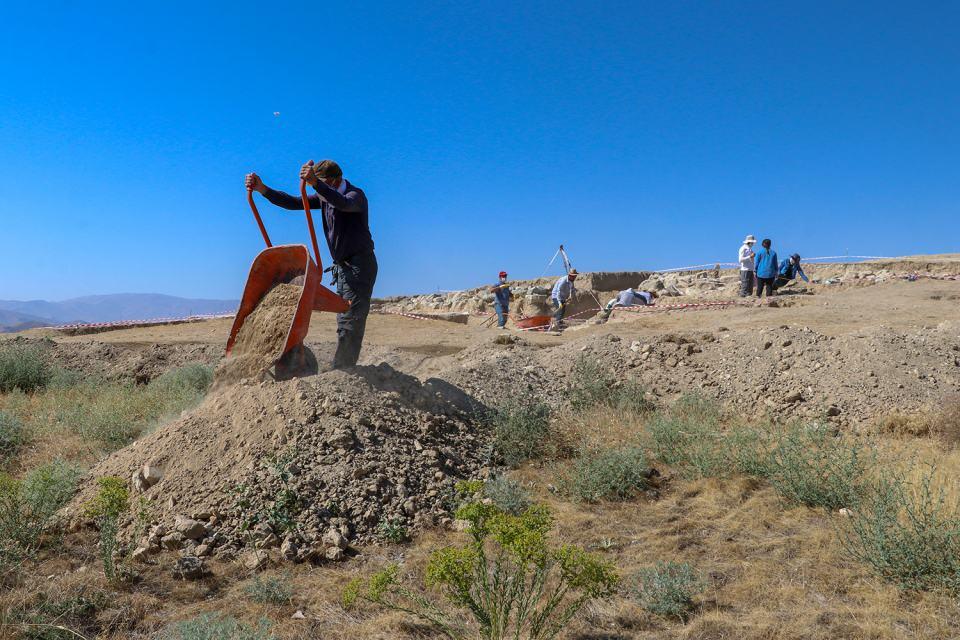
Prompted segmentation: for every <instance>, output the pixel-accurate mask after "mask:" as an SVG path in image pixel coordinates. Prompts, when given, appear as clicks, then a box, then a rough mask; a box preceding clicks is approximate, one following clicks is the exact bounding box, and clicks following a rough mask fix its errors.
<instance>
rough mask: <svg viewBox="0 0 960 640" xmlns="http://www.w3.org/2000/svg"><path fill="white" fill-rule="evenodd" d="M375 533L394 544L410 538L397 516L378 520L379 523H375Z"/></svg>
mask: <svg viewBox="0 0 960 640" xmlns="http://www.w3.org/2000/svg"><path fill="white" fill-rule="evenodd" d="M377 534H379V536H380V537H381V538H382V539H384V540H386V541H387V542H392V543H394V544H400V543H403V542H406V541H407V540H409V539H410V533H409V531H407V527H406V525H405V524H404V523H403V520H401V519H399V518H397V519H392V518H391V519H389V520H382V521H380V524H378V525H377Z"/></svg>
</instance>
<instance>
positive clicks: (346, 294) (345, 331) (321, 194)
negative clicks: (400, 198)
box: [246, 160, 377, 369]
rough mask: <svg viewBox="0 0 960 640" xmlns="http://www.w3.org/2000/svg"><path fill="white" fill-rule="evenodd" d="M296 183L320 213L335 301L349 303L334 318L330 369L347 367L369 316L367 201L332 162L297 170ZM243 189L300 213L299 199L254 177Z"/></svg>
mask: <svg viewBox="0 0 960 640" xmlns="http://www.w3.org/2000/svg"><path fill="white" fill-rule="evenodd" d="M300 179H301V180H305V181H306V183H307V184H309V185H310V186H311V187H313V189H314V191H315V192H316V193H315V194H313V195H311V196H308V200H309V202H310V207H311V208H316V209H317V210H318V211H322V212H323V216H322V217H323V232H324V235H325V236H326V237H327V247H328V248H329V249H330V256H331V257H332V258H333V267H332V271H333V277H334V279H335V280H336V284H337V295H339V296H340V297H341V298H344V299H345V300H348V301H349V302H350V308H349V309H348V310H347V311H345V312H344V313H338V314H337V352H336V354H335V355H334V357H333V366H334V367H335V368H338V369H340V368H346V367H352V366H353V365H355V364H357V359H358V358H359V357H360V348H361V347H362V346H363V334H364V330H365V329H366V326H367V314H368V313H369V312H370V297H371V296H372V295H373V285H374V283H375V282H376V281H377V256H376V255H374V253H373V238H372V237H371V235H370V225H369V224H368V221H367V215H368V214H367V196H366V195H364V193H363V191H361V190H360V188H359V187H357V186H356V185H355V184H353V183H351V182H349V181H347V180H344V178H343V172H342V171H341V170H340V166H339V165H338V164H337V163H336V162H334V161H333V160H324V161H322V162H320V163H319V164H316V165H315V164H313V161H312V160H311V161H310V162H308V163H306V164H305V165H303V166H302V167H301V168H300ZM246 186H247V189H251V190H253V191H257V192H259V193H260V194H262V195H263V196H264V197H265V198H266V199H267V200H269V201H270V202H272V203H273V204H275V205H277V206H278V207H282V208H284V209H303V201H302V200H301V199H300V196H294V195H290V194H289V193H284V192H282V191H276V190H274V189H271V188H270V187H268V186H267V185H265V184H264V183H263V180H261V179H260V176H258V175H257V174H256V173H250V174H247V176H246Z"/></svg>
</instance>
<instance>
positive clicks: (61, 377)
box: [46, 369, 97, 391]
mask: <svg viewBox="0 0 960 640" xmlns="http://www.w3.org/2000/svg"><path fill="white" fill-rule="evenodd" d="M96 380H97V378H94V377H92V376H90V375H89V374H86V373H81V372H80V371H74V370H72V369H54V370H53V375H51V376H50V381H49V382H48V383H47V387H46V389H47V391H63V390H64V389H69V388H70V387H76V386H77V385H81V384H84V383H89V382H94V381H96Z"/></svg>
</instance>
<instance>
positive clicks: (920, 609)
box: [0, 407, 960, 640]
mask: <svg viewBox="0 0 960 640" xmlns="http://www.w3.org/2000/svg"><path fill="white" fill-rule="evenodd" d="M646 420H647V417H646V416H643V415H633V414H629V415H627V416H623V415H620V412H618V411H616V410H612V409H609V408H603V407H600V408H596V409H594V410H591V411H588V412H586V413H582V414H570V415H564V416H558V417H557V418H555V421H554V423H555V427H556V429H557V430H559V431H560V432H561V433H562V434H563V437H564V440H565V441H567V442H571V443H572V442H577V443H581V444H586V445H590V446H605V447H611V446H613V447H616V446H621V445H634V444H636V443H638V442H642V441H643V436H644V429H645V423H646ZM903 433H907V432H903ZM878 449H879V455H880V460H881V462H880V464H881V465H890V468H897V469H901V470H904V471H905V472H906V473H907V475H908V477H909V478H912V479H917V478H919V477H920V475H921V474H922V473H923V471H924V469H925V467H923V466H921V465H917V464H916V463H917V462H923V463H929V464H934V465H936V468H937V469H938V471H939V472H940V473H939V475H938V477H939V478H941V480H942V483H943V484H942V486H943V488H944V490H945V494H946V497H947V499H948V500H952V501H958V500H960V485H958V483H957V482H956V481H955V480H954V478H960V448H955V447H944V446H943V444H942V441H941V440H939V439H934V438H916V437H910V436H893V437H891V436H890V435H887V436H886V437H884V438H882V439H881V440H880V441H879V443H878ZM659 469H660V471H661V473H662V474H663V477H662V478H661V481H660V488H659V490H660V494H659V497H658V498H657V499H653V498H651V497H640V498H637V499H633V500H630V501H626V502H600V503H598V504H582V503H574V502H572V501H569V500H566V499H564V498H562V497H560V496H558V495H556V494H555V493H554V492H553V491H552V490H551V483H552V482H554V477H555V476H554V473H553V471H554V470H553V469H552V468H550V466H549V465H548V466H546V467H544V466H543V465H542V464H539V463H537V462H533V463H528V464H525V465H523V466H521V467H520V468H519V469H517V470H516V471H514V472H513V473H512V474H511V476H512V477H513V478H515V479H517V480H519V481H521V482H523V483H524V485H525V486H529V487H530V488H531V493H532V497H533V499H534V500H535V501H537V502H540V503H543V504H546V505H548V506H549V507H550V509H551V510H552V511H553V513H554V515H555V517H556V519H557V524H558V526H557V527H556V532H557V533H556V536H557V542H568V543H574V544H578V545H581V546H583V547H585V548H587V549H589V550H592V551H596V552H599V553H601V554H603V555H604V556H605V557H606V558H607V559H609V560H612V561H613V562H614V563H615V564H616V565H617V567H618V568H619V570H620V572H621V574H622V575H624V576H630V575H631V574H633V573H635V572H637V571H639V570H640V569H642V568H644V567H649V566H652V565H654V564H655V563H656V562H657V561H675V562H685V563H689V564H690V565H691V566H692V567H693V568H694V569H695V570H696V572H697V573H698V574H699V575H701V576H702V577H703V578H704V581H705V584H706V589H705V591H704V592H703V593H702V594H701V595H699V596H698V597H697V598H696V599H695V601H694V602H695V607H694V611H693V613H692V616H691V618H690V620H689V621H688V622H687V623H685V624H684V623H681V622H679V621H674V620H668V619H664V618H661V617H658V616H655V615H652V614H650V613H647V612H646V611H644V610H643V609H641V608H640V607H639V606H638V605H637V604H635V603H634V602H633V601H631V599H630V598H628V597H627V596H626V595H624V596H618V597H616V598H614V599H613V600H611V601H609V602H604V603H600V604H596V605H593V606H591V607H589V608H588V609H586V610H585V611H584V612H583V613H582V615H581V616H580V617H579V618H577V619H576V620H575V621H574V623H573V624H572V625H571V627H570V629H569V630H568V631H567V632H566V634H565V635H563V636H562V637H564V638H567V639H568V640H574V639H575V640H588V639H598V638H608V639H618V638H623V639H626V638H636V639H640V640H653V639H658V640H659V639H661V638H666V639H676V640H693V639H699V640H721V639H732V638H736V639H738V640H780V639H783V640H786V639H797V640H799V639H804V640H807V639H814V640H816V639H824V640H825V639H828V638H831V639H832V638H850V639H868V638H869V639H873V640H901V639H903V640H906V639H907V638H911V639H912V638H930V639H934V638H936V639H940V638H950V637H957V636H958V633H960V604H958V601H957V600H956V599H954V598H951V597H949V596H947V595H945V594H942V593H939V592H921V593H903V592H901V591H899V590H898V589H897V588H896V587H895V586H893V585H890V584H887V583H884V582H882V581H881V580H880V579H878V578H877V577H875V576H874V575H873V574H872V573H871V572H870V570H869V569H868V568H867V567H865V566H863V565H861V564H859V563H857V562H855V561H853V560H852V559H850V557H849V556H848V555H847V554H846V553H845V552H844V550H843V548H842V545H841V544H840V541H839V539H838V536H837V532H836V525H837V522H838V518H840V516H837V515H831V514H829V513H827V512H825V511H823V510H819V509H809V508H806V507H795V508H788V507H786V506H785V505H784V502H783V500H782V499H780V498H779V497H778V496H777V495H776V493H775V492H774V491H773V489H772V488H771V487H770V486H769V485H768V484H767V483H766V482H764V481H762V480H758V479H754V478H749V477H744V476H733V477H731V478H729V479H715V478H705V479H697V480H685V479H683V478H681V477H680V476H679V475H678V474H676V473H673V472H672V470H671V469H669V468H668V467H665V466H662V465H659ZM456 535H459V534H453V533H449V532H445V531H439V530H432V531H424V532H419V533H418V534H417V535H416V537H415V539H414V540H413V542H412V543H410V544H409V545H403V546H383V547H371V548H368V549H364V550H362V551H363V553H362V555H361V556H360V557H358V558H355V559H353V560H351V561H350V562H348V563H344V564H338V565H325V566H305V565H296V566H292V567H283V568H282V569H271V570H269V572H270V573H268V575H275V576H279V575H281V573H279V572H280V571H282V572H283V574H282V575H284V576H286V575H289V584H290V587H291V591H292V596H291V599H290V602H289V603H286V604H261V603H257V602H252V601H251V599H250V596H249V593H248V591H247V589H248V587H249V585H250V584H251V583H252V581H253V577H252V576H251V575H250V574H249V573H248V572H247V571H245V570H244V569H242V568H241V567H240V566H239V565H237V564H225V563H220V562H217V561H211V562H210V563H209V568H210V569H211V575H210V576H209V577H207V578H205V579H204V580H202V581H199V582H181V581H177V580H175V579H173V578H172V577H171V573H170V568H171V567H172V565H173V562H174V561H175V556H174V555H169V556H162V557H161V558H160V560H159V561H158V563H157V564H156V565H152V566H147V567H141V568H139V569H138V570H139V571H140V576H139V579H138V580H136V581H135V582H132V583H128V584H122V585H117V584H109V583H107V582H106V580H105V579H104V578H103V577H102V574H101V572H100V571H99V569H98V560H97V557H96V549H95V540H94V536H93V534H92V533H90V532H82V533H78V534H73V535H71V536H70V537H69V538H68V539H67V540H66V543H65V545H64V547H63V549H62V550H57V551H56V552H54V551H52V550H48V551H45V552H44V553H45V554H46V555H44V556H42V557H41V559H40V560H39V561H38V562H37V563H30V564H29V565H28V566H25V567H24V571H23V572H22V573H21V577H20V583H19V584H17V585H14V586H13V588H8V589H5V590H3V591H2V592H0V621H2V622H3V623H5V624H10V623H13V622H16V621H18V620H22V619H23V612H24V611H31V610H33V611H34V612H36V610H37V602H39V601H40V600H41V599H45V600H46V601H52V602H65V603H68V604H69V602H70V601H71V598H76V597H77V595H78V594H85V597H87V596H89V598H90V599H91V600H92V601H94V602H103V604H102V605H100V606H97V607H94V608H93V609H92V610H89V611H86V612H85V613H84V614H83V615H82V616H74V617H71V616H70V615H65V616H63V617H60V618H57V619H55V620H59V621H60V623H62V624H65V625H66V626H70V628H72V629H76V630H77V631H78V632H80V633H82V634H84V636H85V637H88V638H94V637H98V638H113V639H120V638H130V637H135V636H137V637H148V636H149V634H151V633H153V632H156V631H158V630H160V629H162V628H164V627H165V626H166V625H168V624H169V623H170V622H171V621H174V620H180V619H185V618H190V617H193V616H195V615H198V614H201V613H204V612H221V613H223V614H225V615H230V616H234V617H236V618H237V619H239V620H241V621H244V622H246V623H248V624H256V623H257V622H258V621H259V620H260V619H267V620H270V621H271V623H272V624H273V633H274V635H275V636H276V637H277V638H282V639H290V640H301V639H302V640H306V639H307V638H316V637H323V638H329V639H331V640H340V639H342V640H348V639H349V640H355V639H356V638H370V639H374V640H378V639H382V640H387V639H395V638H421V639H426V638H436V637H438V636H437V635H436V634H435V633H434V632H433V631H431V630H430V629H428V628H426V627H424V626H422V625H418V624H417V623H416V622H415V621H413V620H411V619H409V618H407V617H405V616H403V615H402V614H398V613H396V612H389V611H382V610H377V609H375V608H372V607H370V606H361V607H359V608H357V609H352V610H349V611H348V610H345V609H343V608H342V607H341V606H340V604H339V601H340V595H341V592H342V590H343V588H344V587H345V586H346V585H347V583H348V582H349V581H350V580H351V579H352V578H354V577H356V576H358V575H367V574H369V573H371V572H373V571H376V570H377V569H379V568H381V567H383V566H384V565H386V564H388V563H394V562H398V563H400V564H401V566H402V567H403V569H404V571H405V572H406V574H407V575H408V577H409V580H410V581H411V582H412V583H414V584H422V574H423V570H424V568H425V566H426V563H427V560H428V557H429V554H430V552H431V551H432V550H434V549H436V548H438V547H441V546H444V545H446V544H450V543H451V542H452V541H453V536H456ZM81 567H84V568H83V569H81ZM47 576H53V577H52V578H49V579H48V578H47ZM285 579H286V578H285ZM96 594H101V595H103V596H105V597H103V598H100V599H99V600H98V599H97V595H96ZM56 610H57V609H56V607H54V608H52V609H50V611H56ZM298 610H300V611H303V613H304V614H305V615H306V616H307V619H305V620H294V619H291V615H292V614H293V613H294V612H295V611H298ZM0 629H3V630H5V631H0V637H18V635H17V633H19V632H20V631H22V630H23V628H22V627H16V626H8V627H3V628H0ZM5 634H6V635H5ZM21 637H22V636H21Z"/></svg>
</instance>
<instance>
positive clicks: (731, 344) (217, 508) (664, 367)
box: [53, 267, 960, 566]
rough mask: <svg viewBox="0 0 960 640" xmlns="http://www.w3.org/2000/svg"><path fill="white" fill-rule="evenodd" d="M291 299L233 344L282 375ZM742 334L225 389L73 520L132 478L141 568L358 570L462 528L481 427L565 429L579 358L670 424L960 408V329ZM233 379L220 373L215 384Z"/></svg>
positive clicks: (431, 361) (430, 363)
mask: <svg viewBox="0 0 960 640" xmlns="http://www.w3.org/2000/svg"><path fill="white" fill-rule="evenodd" d="M837 269H838V270H839V267H837ZM708 277H711V276H709V275H708ZM851 277H852V276H851ZM862 279H863V278H862V277H861V278H857V280H862ZM607 284H609V283H607ZM894 286H902V285H894ZM951 286H952V285H951ZM952 290H953V289H951V291H952ZM279 293H282V292H278V294H279ZM937 295H939V294H937ZM271 300H272V299H271ZM284 300H287V298H286V297H284V296H278V300H276V301H273V302H270V305H269V306H271V309H258V310H257V312H255V314H254V315H252V316H251V317H250V318H249V319H248V320H249V321H250V323H251V326H250V327H249V328H248V329H247V331H249V332H250V333H251V336H252V337H250V338H249V340H248V339H247V338H244V339H243V340H241V341H238V344H241V345H244V346H241V347H239V348H238V351H237V352H236V353H235V355H236V356H240V355H241V352H242V353H246V354H247V355H249V354H251V353H261V354H263V353H272V354H274V356H272V357H275V354H276V353H278V349H279V348H281V347H282V344H280V345H279V346H278V342H277V341H278V340H282V338H283V335H280V334H281V333H282V332H274V333H270V332H269V331H268V329H267V327H266V326H260V322H261V320H258V318H261V319H262V320H263V322H265V323H267V324H270V323H273V324H276V323H278V322H279V323H280V324H283V322H282V320H283V318H282V317H281V316H283V314H282V313H280V314H279V316H278V315H276V314H275V313H274V311H276V308H273V307H274V304H276V305H277V308H280V307H283V306H284V305H285V304H287V302H289V300H287V302H284ZM938 304H940V302H938ZM287 306H289V305H287ZM825 308H826V307H825ZM757 312H758V313H765V311H762V310H757ZM770 312H771V313H784V312H783V311H782V310H781V311H775V310H771V311H770ZM287 313H289V309H288V310H287ZM398 321H401V320H398ZM402 322H419V323H424V325H425V324H426V322H429V321H420V320H406V319H403V320H402ZM881 322H882V321H881ZM445 324H446V323H437V326H438V327H442V326H443V325H445ZM286 326H289V323H287V324H286ZM687 326H689V325H687ZM732 326H734V328H733V329H726V328H724V327H723V326H720V325H719V324H717V323H705V324H704V328H702V329H699V330H686V331H660V332H658V333H653V332H651V331H649V330H646V331H645V330H643V329H642V323H631V322H630V321H629V319H627V320H626V321H623V322H620V321H616V322H611V323H609V324H608V325H606V326H604V327H584V329H588V330H585V331H571V332H570V333H568V334H566V335H564V336H563V339H562V340H560V339H551V340H540V339H534V336H530V335H526V334H520V333H511V332H498V333H496V335H492V334H491V333H489V332H480V333H476V334H474V333H473V332H474V331H475V330H476V327H464V328H462V329H457V330H456V331H462V332H467V333H465V334H464V335H465V336H467V337H468V338H469V336H473V335H475V336H476V337H473V338H469V339H465V346H463V348H454V349H452V350H451V351H447V352H442V353H437V354H435V355H430V356H425V355H418V354H416V353H413V352H410V351H409V350H404V349H403V348H400V347H396V348H394V347H390V346H385V345H383V344H370V345H368V346H365V347H364V358H363V360H361V366H359V367H356V368H354V369H352V370H349V371H324V372H321V373H319V374H316V375H310V376H306V377H302V378H296V379H292V380H286V381H277V380H273V379H271V378H270V377H269V376H267V377H263V376H259V375H249V376H244V377H240V378H237V377H236V376H235V375H233V374H231V376H230V378H229V383H224V384H221V385H218V386H217V387H216V388H215V389H214V391H212V392H211V393H210V394H209V395H208V396H207V398H206V399H205V401H204V402H203V404H201V405H200V406H199V407H198V408H197V409H195V410H194V411H192V412H189V413H187V414H185V415H183V416H182V417H180V419H178V420H175V421H173V422H171V423H169V424H166V425H164V426H162V427H160V428H158V429H157V430H155V431H154V432H152V433H150V434H148V435H146V436H144V437H142V438H141V439H139V440H138V441H136V442H135V443H133V444H131V445H130V446H128V447H126V448H124V449H122V450H120V451H117V452H115V453H113V454H112V455H110V456H108V457H107V458H105V459H104V460H103V461H101V462H100V463H99V464H98V465H97V466H96V467H94V468H93V469H92V470H91V473H90V480H88V482H87V483H86V484H85V486H84V487H83V488H82V490H81V492H80V494H79V495H78V497H77V498H76V500H75V501H74V502H73V503H72V506H71V507H70V509H69V510H68V514H67V515H69V516H73V517H75V518H76V519H77V520H81V519H82V517H81V516H80V514H81V513H82V509H81V507H82V505H83V504H84V503H85V502H86V501H87V500H89V499H90V497H91V496H92V495H93V492H94V491H96V484H95V483H94V482H93V479H94V478H98V477H102V476H107V475H111V476H119V477H123V478H127V479H129V480H130V483H131V486H132V487H133V489H134V491H135V493H136V494H137V495H139V496H142V497H143V498H145V500H146V504H148V505H149V508H148V509H147V510H146V512H147V514H148V516H147V518H146V520H145V521H144V522H134V521H130V522H126V523H124V525H125V533H126V535H127V536H129V537H131V538H132V540H131V541H132V543H133V544H134V545H135V546H136V548H137V550H136V555H137V557H140V558H149V557H150V556H151V555H153V554H155V553H158V552H160V551H162V550H164V549H170V550H174V549H176V550H180V551H181V552H182V553H183V554H187V555H196V556H200V557H203V556H207V555H214V556H218V557H223V558H232V557H236V556H241V557H242V559H243V560H244V562H245V563H247V564H248V565H249V566H258V565H259V564H261V563H263V562H265V561H266V560H267V558H268V557H270V558H274V559H278V560H279V559H281V558H286V559H289V560H293V561H303V560H308V559H309V560H321V559H328V560H338V559H342V558H344V557H349V556H350V555H351V553H353V548H354V547H355V546H356V545H362V544H365V543H369V542H372V541H374V540H376V539H380V538H382V537H384V536H385V535H387V534H388V533H389V532H390V531H399V530H402V529H417V528H420V527H424V526H431V525H444V524H449V523H450V521H451V518H452V515H451V513H450V509H451V502H452V501H451V496H452V495H453V492H454V485H455V483H456V482H457V481H458V480H461V479H469V478H477V477H485V476H487V475H489V474H490V473H492V472H495V471H496V469H495V468H493V466H492V465H493V463H494V462H495V461H494V460H491V447H490V442H491V434H490V433H489V430H488V429H487V428H486V426H485V423H484V420H483V414H484V412H485V411H486V410H488V409H489V408H492V407H495V406H497V405H499V404H501V403H503V402H504V401H505V400H508V399H516V398H523V397H529V398H532V399H536V400H538V401H543V402H546V403H548V404H550V405H551V406H552V407H553V408H555V409H558V410H560V411H561V412H562V411H563V410H564V409H565V402H566V401H565V398H566V397H567V392H568V391H569V389H570V387H571V385H573V384H576V380H575V376H574V375H573V371H574V369H575V366H576V363H577V362H578V360H580V359H581V358H588V359H591V360H593V361H595V362H596V363H597V364H598V365H599V367H600V369H601V370H603V371H605V372H607V373H608V374H609V376H610V377H611V378H612V379H614V380H627V379H633V380H636V381H638V382H639V383H640V384H641V385H642V387H643V388H644V389H645V392H646V393H647V394H648V396H649V398H650V399H651V400H652V401H653V402H654V403H655V404H656V405H658V406H665V405H667V404H669V403H670V402H672V401H674V400H675V399H676V398H677V397H679V396H680V395H681V394H683V393H690V392H696V393H701V394H703V395H705V396H708V397H711V398H717V399H719V400H720V401H721V402H722V403H723V404H724V405H725V406H726V407H727V408H728V409H730V410H731V411H735V412H737V413H738V414H740V415H743V416H746V417H748V418H750V417H756V419H758V420H760V419H766V418H767V417H772V418H773V419H776V420H784V421H785V420H795V419H802V420H818V421H825V422H827V423H830V424H833V425H835V426H836V427H837V428H838V429H844V428H857V429H860V428H871V426H872V425H873V424H875V422H876V419H877V418H880V417H883V416H886V415H889V414H890V413H891V412H892V411H897V410H899V411H903V412H909V411H913V410H918V409H929V408H932V407H936V405H937V404H938V403H939V402H940V401H942V399H943V398H944V397H947V396H950V395H952V394H957V393H960V340H958V334H960V318H958V319H957V320H943V319H942V318H941V319H939V320H937V322H935V323H927V324H923V325H921V324H917V325H914V326H909V327H903V326H899V327H895V328H894V327H887V326H884V325H883V324H880V323H878V324H875V325H870V326H864V327H862V328H860V329H856V330H854V331H852V332H846V333H841V334H839V335H832V334H828V333H824V332H823V331H818V330H816V329H814V328H811V327H808V326H804V325H802V324H798V325H793V324H789V323H788V324H783V325H779V326H776V325H774V326H762V327H744V326H743V325H742V324H741V325H740V326H739V327H737V326H735V325H732ZM708 327H709V328H708ZM438 330H440V329H438ZM442 330H443V331H447V330H446V329H442ZM451 330H452V329H451ZM284 335H285V334H284ZM257 336H259V337H257ZM271 336H272V337H271ZM307 346H308V347H310V348H312V349H313V350H314V351H315V352H317V359H318V360H320V361H321V362H322V361H325V360H327V359H328V357H327V356H328V355H329V354H322V355H321V352H323V351H324V350H327V351H329V350H330V344H329V343H324V344H311V343H308V345H307ZM53 349H54V354H55V357H57V358H58V359H59V361H60V363H61V364H62V365H64V366H67V367H72V368H82V369H84V370H87V371H91V370H93V371H95V370H97V366H100V367H103V368H105V369H106V370H108V371H107V372H108V373H110V375H113V376H115V377H128V378H133V379H136V380H139V381H144V380H143V379H144V378H145V379H147V380H148V379H150V378H151V377H155V376H156V375H159V373H161V372H162V371H163V370H166V369H168V368H172V367H175V366H178V365H180V364H183V363H185V362H188V361H202V362H208V363H210V362H216V361H218V360H219V358H220V356H221V355H222V347H219V352H217V348H215V347H213V346H210V345H208V346H201V345H195V344H182V345H164V346H156V347H152V348H150V349H147V350H146V351H144V350H139V351H136V350H134V349H132V348H129V349H128V348H127V347H125V346H123V345H121V344H116V343H114V344H107V343H99V342H96V341H89V342H84V343H82V345H80V344H79V343H69V342H60V343H57V344H55V345H54V347H53ZM258 349H259V350H260V351H258ZM101 360H102V362H101ZM106 361H109V364H104V362H106ZM96 362H101V364H99V365H97V364H95V363H96ZM364 363H371V364H364ZM372 363H376V364H372ZM230 367H231V363H230V361H229V359H228V360H226V361H224V362H222V363H221V364H220V367H219V371H218V377H220V376H222V372H223V371H225V370H229V369H230ZM220 382H223V378H222V377H221V379H220Z"/></svg>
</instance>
